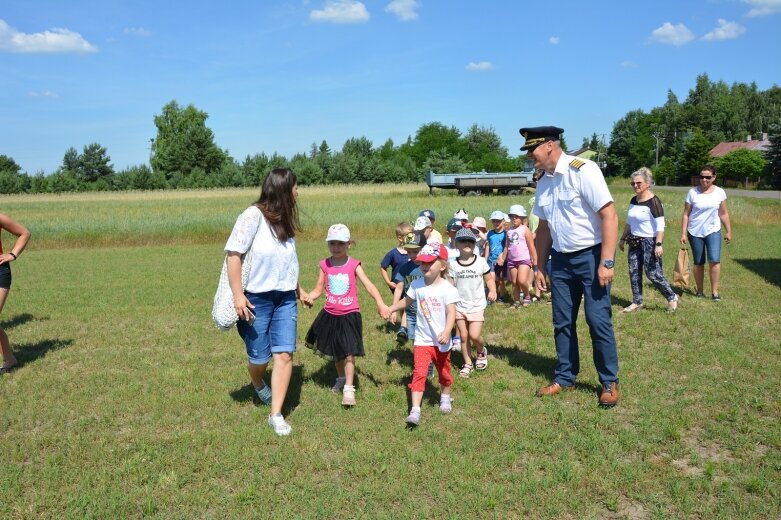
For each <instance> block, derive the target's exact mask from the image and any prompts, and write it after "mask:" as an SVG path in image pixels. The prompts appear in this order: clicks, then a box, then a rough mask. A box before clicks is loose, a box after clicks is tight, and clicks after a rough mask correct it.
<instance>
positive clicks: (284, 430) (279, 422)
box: [268, 413, 293, 435]
mask: <svg viewBox="0 0 781 520" xmlns="http://www.w3.org/2000/svg"><path fill="white" fill-rule="evenodd" d="M268 425H269V426H271V428H273V429H274V433H276V434H277V435H290V432H292V431H293V428H291V427H290V425H289V424H288V423H287V421H285V418H284V417H282V414H281V413H278V414H275V415H269V416H268Z"/></svg>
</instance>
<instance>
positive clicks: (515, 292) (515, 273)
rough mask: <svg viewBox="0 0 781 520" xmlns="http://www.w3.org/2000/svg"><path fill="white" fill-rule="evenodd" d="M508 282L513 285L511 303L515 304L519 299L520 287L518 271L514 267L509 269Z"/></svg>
mask: <svg viewBox="0 0 781 520" xmlns="http://www.w3.org/2000/svg"><path fill="white" fill-rule="evenodd" d="M510 280H511V281H512V284H513V302H517V301H518V300H520V299H521V285H520V279H519V278H518V269H517V268H515V267H513V268H512V269H510Z"/></svg>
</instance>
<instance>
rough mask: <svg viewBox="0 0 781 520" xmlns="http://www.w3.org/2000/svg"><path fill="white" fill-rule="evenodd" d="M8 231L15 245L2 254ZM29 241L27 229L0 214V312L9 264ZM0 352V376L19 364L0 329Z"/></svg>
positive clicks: (9, 270) (4, 297)
mask: <svg viewBox="0 0 781 520" xmlns="http://www.w3.org/2000/svg"><path fill="white" fill-rule="evenodd" d="M3 230H5V231H8V232H9V233H11V234H12V235H15V236H16V237H17V238H16V243H14V246H13V247H12V248H11V249H10V250H9V251H8V252H7V253H5V252H4V249H3V241H2V238H3V237H2V231H3ZM28 240H30V232H29V231H27V228H26V227H24V226H23V225H21V224H20V223H18V222H16V221H15V220H14V219H12V218H11V217H9V216H6V215H3V214H2V213H0V312H2V311H3V306H4V305H5V300H6V298H8V291H9V290H10V289H11V262H13V261H15V260H16V259H17V258H18V257H19V255H21V254H22V251H24V248H25V247H26V246H27V241H28ZM0 350H2V353H3V364H2V366H0V374H5V373H6V372H10V371H11V370H13V369H14V368H16V366H17V365H18V364H19V362H18V361H17V360H16V357H15V356H14V353H13V351H12V350H11V344H10V343H9V342H8V335H7V334H6V333H5V330H3V327H0Z"/></svg>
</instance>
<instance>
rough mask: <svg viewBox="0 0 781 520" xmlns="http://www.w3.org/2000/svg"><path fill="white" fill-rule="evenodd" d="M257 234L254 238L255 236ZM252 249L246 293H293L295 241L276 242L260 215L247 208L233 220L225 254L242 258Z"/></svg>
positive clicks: (258, 210)
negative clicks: (234, 221)
mask: <svg viewBox="0 0 781 520" xmlns="http://www.w3.org/2000/svg"><path fill="white" fill-rule="evenodd" d="M256 233H257V234H256ZM250 247H251V248H252V265H251V266H250V273H249V279H248V280H247V289H246V290H247V292H251V293H264V292H269V291H294V290H296V288H297V287H298V256H297V255H296V240H295V238H289V239H288V240H287V241H286V242H280V241H279V240H277V239H276V237H275V236H274V234H273V232H272V231H271V227H269V225H268V222H266V219H264V218H263V213H261V212H260V209H258V207H257V206H250V207H249V208H247V209H246V210H244V213H242V214H241V215H239V218H237V219H236V224H235V225H234V226H233V231H231V235H230V237H228V242H227V243H226V244H225V252H226V253H227V252H230V251H233V252H236V253H241V254H242V255H243V254H244V253H246V252H247V251H249V249H250Z"/></svg>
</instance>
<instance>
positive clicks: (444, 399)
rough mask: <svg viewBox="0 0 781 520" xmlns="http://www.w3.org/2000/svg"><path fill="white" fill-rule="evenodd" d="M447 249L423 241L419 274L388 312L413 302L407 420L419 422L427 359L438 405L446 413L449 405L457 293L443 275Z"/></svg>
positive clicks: (411, 422) (446, 267)
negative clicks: (435, 375) (434, 374)
mask: <svg viewBox="0 0 781 520" xmlns="http://www.w3.org/2000/svg"><path fill="white" fill-rule="evenodd" d="M447 260H448V256H447V250H446V249H445V247H444V246H443V245H442V244H438V243H431V244H426V245H425V246H423V248H422V249H421V250H420V252H419V253H418V256H417V258H416V259H415V261H416V262H418V263H419V264H420V271H421V273H423V277H422V278H418V279H417V280H415V281H413V282H412V284H411V285H410V286H409V289H408V290H407V295H406V297H405V298H404V300H402V301H399V302H397V303H395V304H393V305H392V306H391V307H390V309H389V310H390V311H391V312H395V311H400V310H402V309H404V308H405V307H406V306H408V305H410V304H412V302H413V301H414V302H417V306H418V319H417V324H416V327H415V342H414V347H413V359H414V368H413V371H412V382H411V383H410V385H409V388H410V391H411V393H412V407H411V409H410V412H409V415H408V416H407V424H409V425H411V426H417V425H418V424H420V413H421V409H420V405H421V404H422V402H423V391H424V390H425V389H426V373H427V372H428V367H429V365H430V364H431V362H433V363H434V365H435V366H436V367H437V372H438V373H439V385H440V387H441V390H442V395H441V397H440V401H439V409H440V411H441V412H442V413H450V412H451V410H452V409H453V407H452V402H451V399H450V391H451V389H452V386H453V376H452V375H451V373H450V370H451V364H450V350H451V348H452V337H451V334H450V333H451V331H452V330H453V326H454V325H455V323H456V303H457V302H458V301H459V299H460V297H459V295H458V289H456V288H455V287H453V286H452V285H451V284H450V283H449V282H448V281H447V280H446V279H445V275H446V273H447V269H448V264H447Z"/></svg>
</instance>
